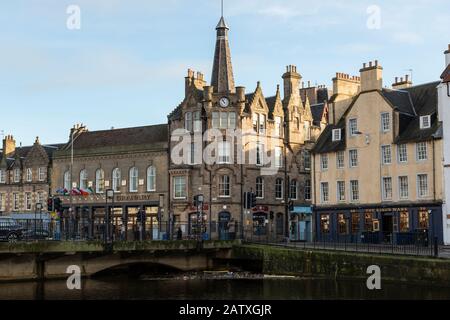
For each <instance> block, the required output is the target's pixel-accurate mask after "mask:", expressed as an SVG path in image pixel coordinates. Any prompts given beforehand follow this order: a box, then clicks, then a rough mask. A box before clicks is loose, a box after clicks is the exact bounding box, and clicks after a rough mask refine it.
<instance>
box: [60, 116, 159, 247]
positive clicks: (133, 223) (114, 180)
mask: <svg viewBox="0 0 450 320" xmlns="http://www.w3.org/2000/svg"><path fill="white" fill-rule="evenodd" d="M167 141H168V134H167V125H166V124H163V125H154V126H144V127H135V128H125V129H111V130H103V131H88V129H87V128H86V127H85V126H83V125H76V126H75V127H74V128H72V129H71V131H70V135H69V140H68V142H67V143H66V144H65V145H64V146H63V147H62V148H61V149H60V150H58V151H57V152H55V153H54V158H53V170H52V172H53V174H52V194H53V195H57V196H58V197H60V198H61V199H62V204H63V217H64V216H65V215H69V216H70V218H71V219H75V220H76V221H79V222H80V223H81V224H82V227H83V226H84V225H86V226H89V228H91V229H89V230H85V229H84V230H85V232H87V233H88V235H85V236H90V237H95V236H96V235H98V234H101V232H102V231H101V230H97V229H98V228H101V226H102V225H103V224H104V222H105V212H106V210H108V212H111V216H112V217H111V221H112V224H113V226H114V230H115V231H116V233H119V232H120V231H125V230H128V232H127V233H125V232H123V234H125V235H126V236H127V237H128V238H132V237H133V235H135V234H136V233H135V232H136V229H137V228H138V223H137V222H138V220H139V219H140V218H138V213H139V212H142V211H144V212H145V213H146V215H145V218H146V226H147V227H146V235H147V239H156V238H160V237H162V235H163V233H164V232H166V231H167V226H166V225H162V223H161V224H160V221H163V220H165V221H167V220H168V212H167V195H168V192H167V190H168V183H167V172H168V158H167V151H168V150H167ZM72 159H73V160H72ZM107 191H109V192H114V196H113V197H111V199H109V197H107ZM139 216H140V215H139ZM125 227H126V228H125ZM80 230H81V229H80Z"/></svg>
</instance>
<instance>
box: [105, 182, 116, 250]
mask: <svg viewBox="0 0 450 320" xmlns="http://www.w3.org/2000/svg"><path fill="white" fill-rule="evenodd" d="M108 200H111V202H112V207H113V210H114V190H113V189H107V190H106V206H105V233H106V235H105V241H106V242H107V243H109V242H110V240H111V239H110V236H111V230H110V228H111V222H110V212H109V208H108ZM113 212H114V211H113Z"/></svg>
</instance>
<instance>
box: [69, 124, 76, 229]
mask: <svg viewBox="0 0 450 320" xmlns="http://www.w3.org/2000/svg"><path fill="white" fill-rule="evenodd" d="M74 133H75V130H72V133H71V137H70V140H71V145H70V190H69V199H70V209H69V219H70V220H72V215H73V202H72V189H73V134H74ZM72 221H73V220H72ZM72 227H73V226H72Z"/></svg>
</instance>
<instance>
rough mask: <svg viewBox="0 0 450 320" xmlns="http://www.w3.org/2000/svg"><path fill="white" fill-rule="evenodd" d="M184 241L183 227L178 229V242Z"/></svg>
mask: <svg viewBox="0 0 450 320" xmlns="http://www.w3.org/2000/svg"><path fill="white" fill-rule="evenodd" d="M181 239H183V231H182V230H181V227H178V230H177V240H181Z"/></svg>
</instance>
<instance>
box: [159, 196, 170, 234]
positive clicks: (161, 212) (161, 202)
mask: <svg viewBox="0 0 450 320" xmlns="http://www.w3.org/2000/svg"><path fill="white" fill-rule="evenodd" d="M163 216H164V194H160V195H159V204H158V240H161V239H160V238H161V224H162V220H163ZM168 223H169V222H168ZM166 232H169V233H170V232H171V230H170V225H169V226H167V227H166Z"/></svg>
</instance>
